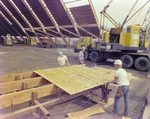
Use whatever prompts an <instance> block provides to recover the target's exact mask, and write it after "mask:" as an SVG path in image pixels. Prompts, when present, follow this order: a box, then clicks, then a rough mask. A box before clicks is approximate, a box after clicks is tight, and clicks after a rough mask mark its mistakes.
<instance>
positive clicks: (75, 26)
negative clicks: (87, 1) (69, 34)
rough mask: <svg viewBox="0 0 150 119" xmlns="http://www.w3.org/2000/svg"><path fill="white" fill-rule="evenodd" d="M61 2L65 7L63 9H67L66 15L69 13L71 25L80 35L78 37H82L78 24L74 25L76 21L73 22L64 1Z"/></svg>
mask: <svg viewBox="0 0 150 119" xmlns="http://www.w3.org/2000/svg"><path fill="white" fill-rule="evenodd" d="M60 2H61V4H62V5H63V7H64V9H65V11H66V13H67V15H68V17H69V19H70V21H71V23H72V24H73V27H74V29H75V31H76V32H77V34H78V37H81V34H80V32H79V30H78V28H77V25H76V24H75V23H74V21H73V20H72V18H71V16H70V14H69V12H68V9H67V7H66V5H65V4H64V2H63V0H60Z"/></svg>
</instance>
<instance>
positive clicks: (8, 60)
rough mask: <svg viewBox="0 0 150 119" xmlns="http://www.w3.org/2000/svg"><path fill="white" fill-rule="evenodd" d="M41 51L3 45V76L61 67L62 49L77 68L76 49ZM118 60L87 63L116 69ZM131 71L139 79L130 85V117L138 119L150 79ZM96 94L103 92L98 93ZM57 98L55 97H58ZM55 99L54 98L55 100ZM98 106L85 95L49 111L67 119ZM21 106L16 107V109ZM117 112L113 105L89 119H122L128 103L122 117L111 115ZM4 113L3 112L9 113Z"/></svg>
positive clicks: (0, 59) (0, 57)
mask: <svg viewBox="0 0 150 119" xmlns="http://www.w3.org/2000/svg"><path fill="white" fill-rule="evenodd" d="M59 47H61V48H51V49H47V48H38V47H37V46H30V45H15V46H2V45H0V75H5V74H12V73H19V72H27V71H31V70H36V69H47V68H54V67H58V62H57V52H58V51H59V50H62V51H63V53H64V54H65V55H67V57H68V60H69V62H70V65H77V64H78V63H77V57H78V54H76V53H74V50H73V48H63V47H62V46H59ZM113 62H114V60H110V59H107V60H106V61H104V62H96V63H94V62H92V61H90V60H88V61H85V64H86V66H87V67H94V66H97V67H103V68H108V69H114V70H115V68H114V66H113ZM126 71H127V72H130V73H132V75H133V76H134V77H135V78H133V79H132V80H131V82H130V86H131V91H130V118H131V119H138V118H139V117H140V116H141V114H142V111H141V110H142V108H143V104H144V102H145V100H146V97H147V90H148V86H149V83H148V78H146V74H147V72H141V71H137V70H136V69H135V68H134V67H132V68H130V69H126ZM96 93H99V91H97V92H96ZM115 93H116V92H113V91H112V92H111V93H110V97H114V95H115ZM54 96H55V95H54ZM48 98H49V97H45V98H42V99H40V102H42V101H46V100H48ZM51 98H53V97H51ZM95 104H96V103H95V102H93V101H91V100H89V99H88V98H85V97H84V96H80V97H77V98H75V99H73V100H70V101H67V102H64V103H61V104H59V105H56V106H53V107H48V108H47V109H48V110H49V111H50V113H51V117H50V118H49V119H65V118H67V113H70V112H76V111H80V110H83V109H86V108H88V107H90V106H93V105H95ZM26 105H27V106H28V103H24V104H22V105H21V107H26ZM17 107H19V105H17V106H16V108H17ZM112 109H113V105H111V106H109V107H107V108H106V109H105V113H103V114H96V115H93V116H90V117H88V118H87V119H121V118H122V116H123V115H122V114H123V111H124V101H123V99H121V100H120V105H119V115H118V116H113V115H111V114H109V113H108V111H109V110H112ZM6 110H7V109H5V110H0V112H1V113H5V112H7V111H6ZM28 116H31V114H29V115H25V116H21V117H19V118H18V119H26V118H27V117H28Z"/></svg>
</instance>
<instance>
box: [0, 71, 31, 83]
mask: <svg viewBox="0 0 150 119" xmlns="http://www.w3.org/2000/svg"><path fill="white" fill-rule="evenodd" d="M32 77H34V73H33V71H30V72H24V73H16V74H8V75H2V76H0V83H5V82H9V81H16V80H21V79H26V78H32Z"/></svg>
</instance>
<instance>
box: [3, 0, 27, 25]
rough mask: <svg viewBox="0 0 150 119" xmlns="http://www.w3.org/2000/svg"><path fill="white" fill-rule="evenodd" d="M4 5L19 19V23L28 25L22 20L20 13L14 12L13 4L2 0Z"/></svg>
mask: <svg viewBox="0 0 150 119" xmlns="http://www.w3.org/2000/svg"><path fill="white" fill-rule="evenodd" d="M2 2H3V3H4V4H5V6H6V7H7V8H8V9H9V11H10V12H11V13H12V14H13V15H14V17H15V18H16V19H17V20H18V21H19V23H20V24H21V25H22V26H23V27H24V28H27V27H28V25H27V24H26V23H25V22H24V20H23V19H22V18H21V17H20V15H19V14H18V13H17V12H16V10H15V9H14V8H13V6H12V5H11V4H10V3H9V2H8V0H2Z"/></svg>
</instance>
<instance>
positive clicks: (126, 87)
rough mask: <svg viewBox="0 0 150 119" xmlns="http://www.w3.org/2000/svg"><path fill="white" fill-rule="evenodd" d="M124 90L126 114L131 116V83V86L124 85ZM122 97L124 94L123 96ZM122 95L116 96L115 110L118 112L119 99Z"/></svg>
mask: <svg viewBox="0 0 150 119" xmlns="http://www.w3.org/2000/svg"><path fill="white" fill-rule="evenodd" d="M122 92H123V94H124V95H123V96H124V103H125V108H124V115H125V116H129V92H130V85H129V86H123V87H122ZM121 97H122V96H121ZM121 97H118V96H115V101H114V109H113V112H114V113H116V114H118V110H119V99H120V98H121Z"/></svg>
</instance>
